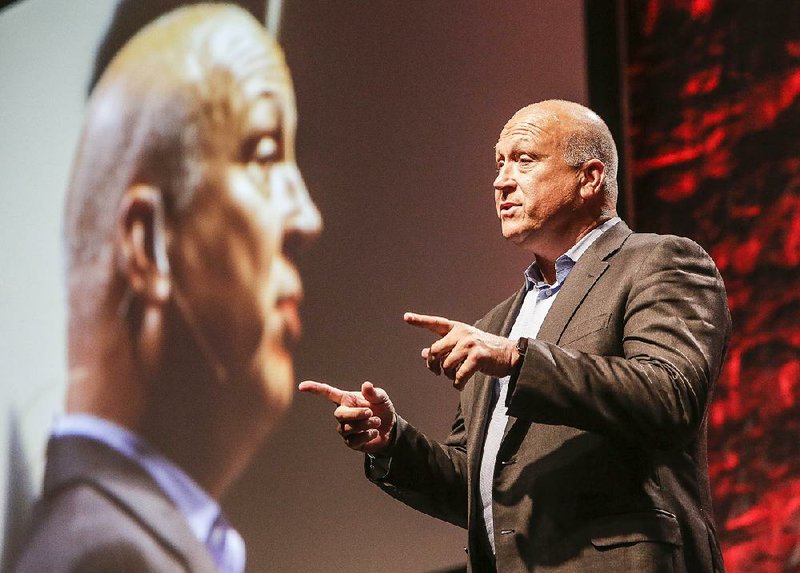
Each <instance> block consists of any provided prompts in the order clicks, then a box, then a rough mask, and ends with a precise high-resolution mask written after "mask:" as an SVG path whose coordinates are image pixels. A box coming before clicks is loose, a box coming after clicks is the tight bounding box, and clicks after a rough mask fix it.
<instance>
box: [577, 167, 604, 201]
mask: <svg viewBox="0 0 800 573" xmlns="http://www.w3.org/2000/svg"><path fill="white" fill-rule="evenodd" d="M580 178H581V197H583V198H584V199H592V198H594V197H597V196H598V195H599V194H600V192H601V191H602V189H603V182H604V181H605V180H606V166H605V165H604V164H603V162H602V161H600V160H599V159H590V160H589V161H587V162H586V163H584V164H583V166H582V167H581V171H580Z"/></svg>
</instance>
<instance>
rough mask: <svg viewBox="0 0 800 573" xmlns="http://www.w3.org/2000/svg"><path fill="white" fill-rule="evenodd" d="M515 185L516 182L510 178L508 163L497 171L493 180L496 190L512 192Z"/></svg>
mask: <svg viewBox="0 0 800 573" xmlns="http://www.w3.org/2000/svg"><path fill="white" fill-rule="evenodd" d="M516 185H517V184H516V181H514V179H513V178H512V177H511V166H510V165H509V164H508V163H506V164H505V165H503V166H502V167H500V168H499V169H498V170H497V177H495V178H494V188H495V189H496V190H498V191H503V190H512V189H513V188H514V187H516Z"/></svg>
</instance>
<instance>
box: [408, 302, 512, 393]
mask: <svg viewBox="0 0 800 573" xmlns="http://www.w3.org/2000/svg"><path fill="white" fill-rule="evenodd" d="M403 320H405V321H406V322H407V323H408V324H410V325H412V326H418V327H420V328H425V329H427V330H430V331H431V332H433V333H434V334H438V335H439V336H441V338H440V339H439V340H437V341H436V342H434V343H433V344H431V345H430V347H429V348H423V349H422V358H424V359H425V364H426V366H427V367H428V369H429V370H430V371H431V372H433V373H434V374H437V375H438V374H441V373H442V372H444V374H445V376H447V377H448V378H450V379H451V380H452V381H453V386H455V387H456V388H457V389H459V390H461V389H463V388H464V385H465V384H466V383H467V381H468V380H469V379H470V378H471V377H472V375H473V374H475V373H476V372H483V373H484V374H488V375H489V376H497V377H498V378H501V377H503V376H508V375H509V374H511V372H512V371H513V370H514V367H515V366H516V364H517V363H518V362H519V360H520V355H519V353H518V352H517V346H516V343H515V342H514V341H513V340H510V339H508V338H504V337H502V336H496V335H494V334H489V333H488V332H484V331H482V330H480V329H478V328H475V327H474V326H470V325H469V324H464V323H463V322H457V321H455V320H450V319H448V318H444V317H441V316H428V315H426V314H416V313H413V312H407V313H405V314H404V315H403Z"/></svg>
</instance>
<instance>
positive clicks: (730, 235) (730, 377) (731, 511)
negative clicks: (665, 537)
mask: <svg viewBox="0 0 800 573" xmlns="http://www.w3.org/2000/svg"><path fill="white" fill-rule="evenodd" d="M627 9H628V13H627V48H628V65H627V69H626V79H627V82H628V95H629V98H630V101H629V111H630V122H629V125H628V128H629V134H630V143H631V148H632V157H631V172H632V176H633V177H632V179H633V189H634V193H633V197H634V200H633V202H634V204H633V206H632V209H631V211H632V214H633V216H632V217H631V218H632V219H633V220H634V221H635V227H636V228H637V229H638V230H643V231H657V232H664V233H675V234H680V235H685V236H689V237H692V238H694V239H695V240H696V241H698V242H699V243H700V244H701V245H703V246H704V247H705V248H706V250H708V251H709V253H711V255H712V256H713V257H714V260H715V261H716V262H717V265H718V266H719V268H720V270H721V271H722V274H723V277H724V278H725V283H726V285H727V289H728V296H729V300H730V307H731V313H732V315H733V323H734V331H733V339H732V341H731V345H730V349H729V353H728V358H727V361H726V364H725V366H724V370H723V374H722V377H721V380H720V383H719V386H718V387H717V391H716V395H715V399H714V402H713V404H712V406H711V411H710V427H709V449H710V452H709V455H710V470H711V479H712V490H713V494H714V509H715V514H716V518H717V525H718V527H719V530H720V531H719V533H720V537H721V539H722V543H723V552H724V555H725V561H726V565H727V568H728V571H731V572H733V573H739V572H741V573H745V572H748V573H749V572H779V571H800V351H799V350H798V349H800V2H795V1H761V2H756V1H744V0H743V1H732V0H717V1H714V0H682V1H681V0H670V1H668V0H649V1H647V0H644V1H639V2H629V3H628V5H627Z"/></svg>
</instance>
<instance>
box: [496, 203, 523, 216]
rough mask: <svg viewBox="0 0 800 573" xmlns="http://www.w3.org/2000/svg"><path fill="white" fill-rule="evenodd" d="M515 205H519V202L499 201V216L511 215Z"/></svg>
mask: <svg viewBox="0 0 800 573" xmlns="http://www.w3.org/2000/svg"><path fill="white" fill-rule="evenodd" d="M515 207H519V204H518V203H512V202H510V201H506V202H504V203H500V216H501V217H502V216H504V215H511V214H512V213H513V210H514V208H515Z"/></svg>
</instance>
